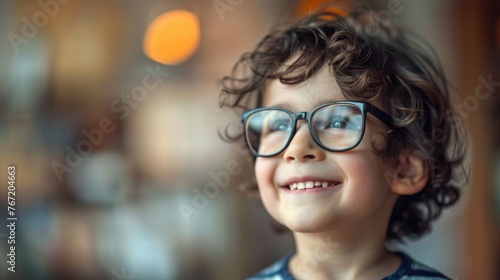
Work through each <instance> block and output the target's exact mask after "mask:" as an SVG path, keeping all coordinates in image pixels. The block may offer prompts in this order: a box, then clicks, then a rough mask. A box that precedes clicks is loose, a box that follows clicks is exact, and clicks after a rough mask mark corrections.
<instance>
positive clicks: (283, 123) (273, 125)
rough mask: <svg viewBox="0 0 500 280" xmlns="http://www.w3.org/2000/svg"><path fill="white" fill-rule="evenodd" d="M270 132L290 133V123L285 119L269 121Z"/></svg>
mask: <svg viewBox="0 0 500 280" xmlns="http://www.w3.org/2000/svg"><path fill="white" fill-rule="evenodd" d="M268 127H269V131H270V132H273V131H288V130H290V121H289V120H287V119H284V118H277V119H272V120H269V123H268Z"/></svg>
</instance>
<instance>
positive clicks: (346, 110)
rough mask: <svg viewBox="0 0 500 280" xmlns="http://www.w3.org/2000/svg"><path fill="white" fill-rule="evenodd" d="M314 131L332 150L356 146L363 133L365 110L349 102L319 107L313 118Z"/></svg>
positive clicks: (320, 140) (321, 141) (322, 142)
mask: <svg viewBox="0 0 500 280" xmlns="http://www.w3.org/2000/svg"><path fill="white" fill-rule="evenodd" d="M311 124H312V126H313V129H312V130H313V133H314V134H315V135H316V138H317V139H318V140H319V142H320V143H321V144H322V145H323V146H325V147H327V148H329V149H332V150H344V149H349V148H352V147H353V146H355V145H356V144H357V143H358V142H359V140H360V138H361V136H362V133H363V125H364V124H363V112H362V111H361V109H360V108H358V107H357V106H354V105H349V104H336V105H330V106H326V107H324V108H321V109H319V110H318V111H316V113H315V114H314V115H313V117H312V119H311Z"/></svg>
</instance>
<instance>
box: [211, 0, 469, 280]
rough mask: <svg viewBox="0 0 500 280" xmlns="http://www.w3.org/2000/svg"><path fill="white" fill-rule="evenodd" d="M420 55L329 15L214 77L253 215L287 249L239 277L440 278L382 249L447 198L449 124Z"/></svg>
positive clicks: (401, 37)
mask: <svg viewBox="0 0 500 280" xmlns="http://www.w3.org/2000/svg"><path fill="white" fill-rule="evenodd" d="M421 45H422V44H419V43H418V41H415V40H413V39H412V38H411V36H409V35H408V34H406V33H404V32H403V31H402V30H401V29H400V28H399V27H398V26H396V25H395V24H394V23H389V22H387V21H384V20H382V19H381V18H380V17H379V16H378V15H377V13H375V12H373V11H368V10H366V9H361V8H356V9H350V10H339V9H338V8H337V7H334V8H333V9H332V7H329V8H325V9H323V10H321V11H319V12H316V13H315V14H312V15H311V16H308V17H306V18H303V19H301V20H299V21H297V22H295V23H293V24H292V25H291V26H289V27H287V28H284V29H277V30H274V31H273V32H271V33H270V34H268V35H267V36H265V37H264V38H263V39H262V40H261V41H260V43H259V44H258V45H257V47H256V48H255V50H253V51H252V52H250V53H246V54H244V55H243V56H242V57H241V59H240V60H239V61H238V63H237V64H236V65H235V67H234V69H233V72H232V74H231V76H228V77H225V78H223V80H222V86H223V89H222V101H221V105H222V106H223V107H230V108H233V109H235V110H240V111H241V112H242V122H243V123H242V125H243V135H242V138H243V139H244V141H245V143H246V145H247V146H248V148H249V151H250V153H251V154H252V155H253V156H254V158H255V175H256V179H257V184H258V189H259V192H260V196H261V199H262V201H263V203H264V206H265V208H266V209H267V211H268V212H269V214H270V215H271V216H272V217H273V218H274V219H275V220H276V221H278V222H279V223H280V224H282V225H283V226H285V227H286V228H288V229H290V230H291V231H292V233H293V237H294V240H295V244H296V252H294V253H293V254H290V255H288V256H285V257H284V258H283V259H281V260H279V261H278V262H276V263H275V264H273V265H272V266H270V267H268V268H267V269H265V270H263V271H261V272H260V273H258V274H257V275H255V276H253V277H251V278H250V279H276V280H277V279H358V280H359V279H370V280H373V279H449V278H447V277H446V276H444V275H443V274H442V273H439V272H437V271H436V270H434V269H431V268H429V267H427V266H425V265H423V264H421V263H418V262H416V261H415V260H413V259H411V258H410V257H409V256H407V255H405V254H403V253H399V252H390V251H389V250H388V249H387V248H386V246H385V244H386V242H387V241H394V240H396V241H402V239H403V238H407V237H409V238H415V237H420V236H422V235H423V234H425V233H427V232H428V231H429V230H430V225H431V222H432V221H433V220H435V219H436V218H437V217H438V216H439V215H440V213H441V211H442V209H443V208H444V207H447V206H451V205H453V204H455V203H456V202H457V200H458V199H459V196H460V190H459V186H458V185H457V180H456V179H457V175H459V174H458V173H457V172H456V171H457V169H458V170H460V167H462V166H463V165H462V161H463V157H464V153H465V143H464V140H463V139H464V135H462V134H461V133H462V132H463V130H462V126H461V125H460V124H461V122H460V120H459V119H458V118H455V117H454V116H455V115H454V114H453V111H452V110H451V106H450V97H449V93H448V89H447V82H446V79H445V76H444V74H443V72H442V70H441V68H440V67H439V65H437V64H436V63H435V62H434V60H433V59H432V57H431V56H430V55H429V54H428V53H429V51H427V50H425V48H422V47H420V46H421Z"/></svg>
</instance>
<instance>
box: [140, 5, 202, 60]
mask: <svg viewBox="0 0 500 280" xmlns="http://www.w3.org/2000/svg"><path fill="white" fill-rule="evenodd" d="M199 43H200V25H199V20H198V16H197V15H196V14H194V13H192V12H189V11H186V10H173V11H169V12H166V13H164V14H162V15H160V16H159V17H158V18H156V19H155V20H154V21H153V22H152V23H151V25H150V26H149V27H148V30H147V31H146V35H145V36H144V52H145V53H146V55H147V56H148V57H149V58H151V59H153V60H155V61H157V62H160V63H163V64H168V65H177V64H180V63H182V62H184V61H186V60H187V59H189V58H190V57H191V56H192V55H193V54H194V53H195V52H196V50H197V49H198V45H199Z"/></svg>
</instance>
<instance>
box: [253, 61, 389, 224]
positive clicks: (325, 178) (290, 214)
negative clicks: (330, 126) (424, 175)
mask: <svg viewBox="0 0 500 280" xmlns="http://www.w3.org/2000/svg"><path fill="white" fill-rule="evenodd" d="M338 100H345V97H344V96H343V95H342V93H341V91H340V88H339V87H338V85H337V83H336V81H335V78H334V77H333V75H332V74H331V73H330V72H329V71H328V68H326V67H325V68H324V69H323V70H322V71H321V72H319V73H318V74H317V75H316V76H314V77H313V78H310V79H309V80H307V81H306V82H304V83H302V84H298V85H285V84H282V83H280V81H279V80H273V81H271V82H270V83H269V84H268V86H267V89H266V92H265V94H264V98H263V106H264V107H271V106H277V107H283V108H286V109H288V110H290V111H292V112H299V111H300V112H303V111H310V110H311V109H313V108H315V107H316V106H318V105H320V104H323V103H326V102H330V101H338ZM373 103H374V105H376V106H377V107H379V108H382V106H381V104H377V103H376V102H373ZM388 130H389V128H388V127H387V126H386V125H384V124H383V123H382V122H381V121H379V120H378V119H376V118H375V117H373V116H372V115H371V114H367V119H366V128H365V134H364V137H363V139H362V141H361V142H360V143H359V145H358V146H357V147H356V148H354V149H352V150H349V151H346V152H329V151H326V150H324V149H322V148H321V147H319V146H318V145H317V144H316V143H315V142H314V140H313V138H312V136H311V134H310V132H309V128H308V125H307V122H306V121H304V120H302V121H299V122H298V124H297V132H296V134H295V136H294V138H293V139H292V141H291V143H290V145H289V146H288V148H287V149H286V150H285V151H284V152H283V153H281V154H280V155H277V156H274V157H271V158H262V157H257V159H256V163H255V172H256V177H257V183H258V185H259V190H260V195H261V198H262V200H263V202H264V205H265V207H266V209H267V211H268V212H269V213H270V214H271V216H272V217H273V218H274V219H276V220H277V221H278V222H280V223H282V224H283V225H285V226H287V227H288V228H290V229H291V230H292V231H294V232H324V231H331V230H341V229H346V230H347V232H350V230H358V231H359V230H363V231H368V232H367V233H369V229H370V227H373V226H375V227H383V228H384V229H385V228H386V227H387V222H388V220H389V216H390V213H391V211H392V208H393V206H394V203H395V201H396V199H397V194H395V193H394V192H392V191H391V189H390V188H389V183H388V181H387V179H386V178H390V177H389V176H388V174H394V172H395V167H394V165H390V164H389V163H388V162H386V161H384V160H383V159H382V158H381V157H380V155H377V154H376V153H375V151H374V150H373V145H372V142H373V139H374V137H377V139H379V138H383V137H381V135H385V134H386V133H387V131H388ZM384 175H385V176H384ZM391 178H392V177H391ZM308 181H309V182H320V183H321V182H328V183H329V186H328V187H325V188H324V187H318V188H316V187H315V188H313V189H305V190H293V191H291V190H290V189H289V187H288V185H289V184H290V183H298V182H304V183H306V182H308ZM333 182H336V183H335V184H336V185H335V184H333ZM306 184H307V183H306Z"/></svg>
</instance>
